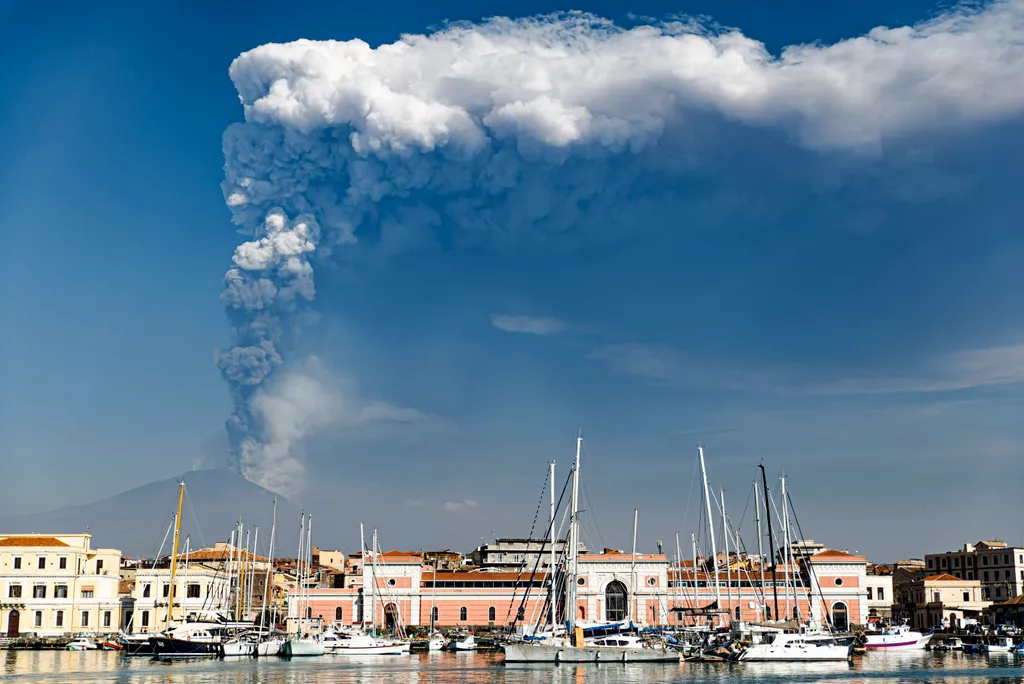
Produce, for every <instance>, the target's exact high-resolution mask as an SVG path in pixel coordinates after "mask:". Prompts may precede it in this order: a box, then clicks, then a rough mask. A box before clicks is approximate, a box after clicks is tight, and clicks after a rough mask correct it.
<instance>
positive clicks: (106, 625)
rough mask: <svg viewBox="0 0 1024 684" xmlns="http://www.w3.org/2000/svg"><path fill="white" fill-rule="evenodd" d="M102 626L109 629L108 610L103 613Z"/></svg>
mask: <svg viewBox="0 0 1024 684" xmlns="http://www.w3.org/2000/svg"><path fill="white" fill-rule="evenodd" d="M103 626H104V627H109V626H110V611H109V610H105V611H103Z"/></svg>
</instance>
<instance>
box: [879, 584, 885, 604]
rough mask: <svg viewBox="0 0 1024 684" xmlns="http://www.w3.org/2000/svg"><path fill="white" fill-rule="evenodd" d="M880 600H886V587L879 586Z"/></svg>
mask: <svg viewBox="0 0 1024 684" xmlns="http://www.w3.org/2000/svg"><path fill="white" fill-rule="evenodd" d="M878 600H879V601H884V600H885V588H884V587H878Z"/></svg>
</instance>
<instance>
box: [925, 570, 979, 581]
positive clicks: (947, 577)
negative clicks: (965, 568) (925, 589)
mask: <svg viewBox="0 0 1024 684" xmlns="http://www.w3.org/2000/svg"><path fill="white" fill-rule="evenodd" d="M922 581H924V582H967V581H968V580H961V579H960V578H959V577H953V576H952V575H950V574H948V573H945V572H944V573H942V574H939V575H928V576H927V577H925V578H924V579H923V580H922Z"/></svg>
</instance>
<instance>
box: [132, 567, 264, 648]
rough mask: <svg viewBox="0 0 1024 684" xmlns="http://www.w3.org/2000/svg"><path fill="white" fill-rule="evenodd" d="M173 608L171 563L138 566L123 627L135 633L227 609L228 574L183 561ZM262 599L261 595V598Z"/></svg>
mask: <svg viewBox="0 0 1024 684" xmlns="http://www.w3.org/2000/svg"><path fill="white" fill-rule="evenodd" d="M174 584H175V590H174V611H173V616H172V614H171V610H170V594H171V568H170V563H169V562H166V563H159V564H158V565H157V567H150V568H146V567H139V568H137V569H136V571H135V586H134V588H133V589H132V609H131V611H128V612H126V614H125V617H124V627H125V628H126V629H128V630H131V631H135V632H161V631H163V630H165V629H166V628H167V625H168V622H181V621H182V620H184V619H185V618H186V617H187V616H188V615H189V614H196V615H198V614H200V613H204V612H210V611H219V610H225V609H227V608H228V606H229V605H231V604H230V602H229V597H230V596H231V587H230V585H229V582H228V575H227V574H226V573H225V572H224V571H222V570H220V569H218V568H216V567H213V566H210V565H206V564H205V563H199V562H191V563H189V564H188V565H186V564H185V563H184V562H182V563H181V564H180V565H179V566H178V571H177V573H176V575H175V578H174ZM260 598H262V596H261V597H260Z"/></svg>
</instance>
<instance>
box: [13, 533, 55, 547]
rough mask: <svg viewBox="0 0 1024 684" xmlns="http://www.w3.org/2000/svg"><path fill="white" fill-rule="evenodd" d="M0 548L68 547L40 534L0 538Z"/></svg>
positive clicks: (53, 538)
mask: <svg viewBox="0 0 1024 684" xmlns="http://www.w3.org/2000/svg"><path fill="white" fill-rule="evenodd" d="M0 546H68V544H65V543H64V542H62V541H61V540H60V539H57V538H56V537H51V536H48V535H41V534H24V535H17V536H13V535H12V536H9V537H7V536H0Z"/></svg>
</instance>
